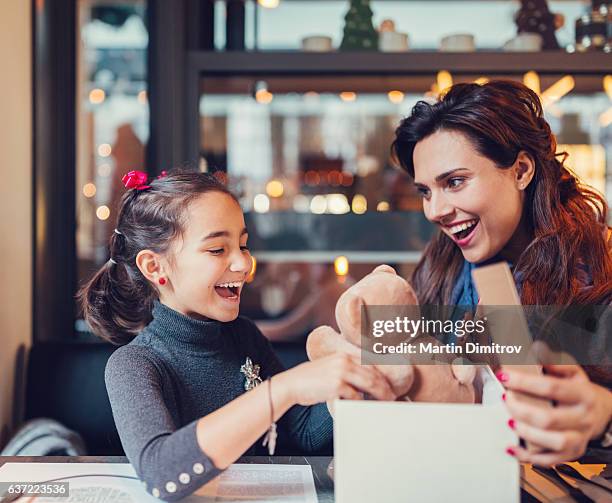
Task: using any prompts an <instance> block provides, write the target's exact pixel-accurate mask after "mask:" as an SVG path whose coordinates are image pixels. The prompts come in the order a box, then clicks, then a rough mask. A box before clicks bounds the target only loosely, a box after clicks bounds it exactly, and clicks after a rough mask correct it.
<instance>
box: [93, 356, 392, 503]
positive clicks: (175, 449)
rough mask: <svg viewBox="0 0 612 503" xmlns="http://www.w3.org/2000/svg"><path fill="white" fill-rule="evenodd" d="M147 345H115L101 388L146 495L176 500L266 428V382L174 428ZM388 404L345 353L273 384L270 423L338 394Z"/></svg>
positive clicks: (381, 385)
mask: <svg viewBox="0 0 612 503" xmlns="http://www.w3.org/2000/svg"><path fill="white" fill-rule="evenodd" d="M155 360H156V358H155V355H154V354H151V352H150V351H149V350H147V348H145V347H140V346H124V347H122V348H119V349H118V350H117V351H115V353H113V355H112V356H111V358H110V359H109V361H108V364H107V366H106V373H105V379H106V387H107V391H108V395H109V399H110V403H111V406H112V410H113V417H114V419H115V424H116V426H117V430H118V432H119V436H120V438H121V443H122V445H123V448H124V450H125V453H126V455H127V457H128V459H129V460H130V462H131V463H132V465H133V466H134V468H135V470H136V473H137V474H138V476H139V477H140V478H141V480H143V482H144V483H145V484H146V486H145V487H146V489H147V491H148V492H150V493H151V494H153V496H155V497H159V498H161V499H163V500H166V501H176V500H179V499H182V498H184V497H186V496H188V495H189V494H191V493H193V492H194V491H196V490H197V489H198V488H199V487H201V486H202V485H204V484H206V483H207V482H209V481H210V480H211V479H213V478H214V477H216V476H217V475H218V474H219V473H220V472H221V470H222V469H224V468H226V467H227V466H229V465H230V464H231V463H233V462H234V461H236V460H237V459H238V458H239V457H240V456H241V455H242V454H243V453H244V452H245V451H246V450H247V449H248V448H249V447H250V446H251V445H252V444H253V443H254V442H255V441H257V440H258V439H259V438H260V437H261V436H262V435H263V434H264V433H265V432H266V430H267V429H268V427H269V426H270V405H269V399H270V398H269V395H268V384H265V385H260V386H259V387H257V388H255V389H254V390H251V391H249V392H246V393H245V394H244V395H242V396H240V397H239V398H237V399H235V400H233V401H232V402H230V403H228V404H227V405H225V406H223V407H221V408H220V409H218V410H217V411H215V412H213V413H211V414H208V415H206V416H205V417H203V418H200V419H197V420H195V421H192V422H191V423H189V424H187V425H186V426H183V427H181V428H178V429H177V424H176V423H177V421H178V419H176V418H175V417H174V416H173V414H172V413H171V411H172V410H177V409H178V406H177V404H176V399H177V398H176V397H175V392H173V390H171V389H170V382H169V379H168V377H167V376H166V375H165V370H164V367H163V365H161V364H160V362H156V361H155ZM358 389H359V390H363V391H365V392H368V393H370V394H372V395H373V396H375V397H377V398H380V399H385V400H391V399H393V398H394V396H393V394H392V392H391V388H390V386H389V384H388V383H387V381H386V380H385V379H384V377H383V376H382V375H380V374H379V373H378V372H376V371H373V370H372V369H369V368H367V367H362V366H360V365H359V364H358V363H356V362H355V361H353V360H352V359H351V358H349V357H346V356H334V357H332V358H324V359H321V360H317V361H316V362H307V363H303V364H301V365H298V366H297V367H295V368H293V369H291V370H288V371H286V372H282V373H280V374H277V375H276V376H274V377H273V379H272V402H273V407H274V419H275V420H276V419H278V418H279V417H280V416H281V415H282V414H283V413H284V412H285V411H287V409H288V408H289V407H291V406H292V405H295V404H300V405H311V404H314V403H318V402H324V401H326V400H329V399H333V398H336V397H342V398H351V399H358V398H359V397H360V395H359V393H358V391H357V390H358Z"/></svg>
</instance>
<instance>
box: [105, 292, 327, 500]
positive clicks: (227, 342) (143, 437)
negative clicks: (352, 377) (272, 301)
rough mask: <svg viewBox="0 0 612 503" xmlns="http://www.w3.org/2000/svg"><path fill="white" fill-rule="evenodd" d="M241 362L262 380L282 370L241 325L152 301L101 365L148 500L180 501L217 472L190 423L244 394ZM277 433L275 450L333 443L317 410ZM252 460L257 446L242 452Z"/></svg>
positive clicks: (244, 322) (286, 422)
mask: <svg viewBox="0 0 612 503" xmlns="http://www.w3.org/2000/svg"><path fill="white" fill-rule="evenodd" d="M247 357H249V358H250V359H251V360H252V362H253V364H257V365H259V366H260V369H261V370H260V376H261V378H262V379H264V380H265V379H266V378H268V377H270V376H272V375H274V374H277V373H279V372H282V371H283V370H284V369H283V367H282V365H281V363H280V362H279V360H278V358H277V357H276V355H275V354H274V352H273V351H272V348H271V347H270V343H269V342H268V340H267V339H266V338H265V337H264V336H263V335H262V334H261V332H260V331H259V330H258V329H257V327H256V326H255V325H254V324H253V322H251V321H249V320H248V319H246V318H243V317H238V318H237V319H236V320H234V321H232V322H230V323H222V322H218V321H212V320H211V321H200V320H196V319H193V318H189V317H188V316H184V315H182V314H180V313H178V312H176V311H174V310H172V309H170V308H169V307H167V306H165V305H164V304H161V303H159V302H156V303H155V306H154V308H153V320H152V321H151V323H149V325H147V327H146V328H145V329H144V330H142V332H141V333H140V334H139V335H138V336H137V337H136V338H135V339H134V340H133V341H131V342H130V343H129V344H127V345H125V346H122V347H120V348H119V349H117V350H116V351H115V352H114V353H113V355H112V356H111V357H110V359H109V360H108V363H107V365H106V374H105V378H106V389H107V391H108V396H109V398H110V403H111V407H112V410H113V416H114V419H115V424H116V426H117V430H118V432H119V437H120V438H121V443H122V445H123V448H124V450H125V453H126V455H127V457H128V459H129V460H130V462H131V463H132V465H133V466H134V469H135V470H136V473H137V474H138V476H139V477H140V479H141V480H142V481H143V482H144V483H145V487H146V489H147V491H149V492H150V493H151V494H153V495H154V496H155V497H158V498H161V499H164V500H166V501H176V500H179V499H181V498H184V497H186V496H187V495H189V494H191V493H192V492H194V491H195V490H196V489H198V488H199V487H200V486H202V485H203V484H205V483H206V482H208V481H209V480H211V479H212V478H214V477H215V476H217V475H218V474H219V473H220V470H219V469H218V468H217V467H216V466H215V465H214V463H213V462H212V461H211V459H210V458H209V457H208V456H207V455H206V453H205V452H203V451H202V450H201V449H200V447H199V446H198V443H197V439H196V424H197V421H198V419H200V418H201V417H203V416H206V415H207V414H210V413H211V412H213V411H215V410H217V409H218V408H220V407H222V406H223V405H225V404H227V403H228V402H230V401H232V400H233V399H235V398H237V397H238V396H240V395H242V394H243V393H244V392H245V388H244V385H245V375H244V374H243V373H241V372H240V367H241V366H242V365H243V364H244V363H245V360H246V358H247ZM245 421H248V417H245ZM278 428H279V442H280V443H281V445H282V442H283V440H284V441H285V442H290V443H293V445H295V446H296V447H298V448H300V449H302V450H303V451H306V452H313V451H317V450H319V449H320V448H322V447H323V446H325V445H327V444H328V442H330V441H331V439H332V430H333V427H332V419H331V416H330V415H329V413H328V411H327V407H326V406H325V405H324V404H319V405H315V406H312V407H301V406H297V405H296V406H294V407H292V408H291V409H289V410H288V411H287V412H286V413H285V415H284V416H283V417H282V418H281V419H280V420H279V421H278ZM227 441H228V442H231V441H232V439H231V432H228V434H227ZM258 454H261V455H263V454H267V453H266V452H265V451H264V450H263V448H262V447H261V441H258V442H257V443H256V444H254V445H253V446H251V447H250V448H249V450H248V451H247V452H245V455H258Z"/></svg>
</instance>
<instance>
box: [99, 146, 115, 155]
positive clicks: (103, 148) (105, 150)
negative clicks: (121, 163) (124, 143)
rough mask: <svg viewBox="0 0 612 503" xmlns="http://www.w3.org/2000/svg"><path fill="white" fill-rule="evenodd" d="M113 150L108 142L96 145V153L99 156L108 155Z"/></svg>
mask: <svg viewBox="0 0 612 503" xmlns="http://www.w3.org/2000/svg"><path fill="white" fill-rule="evenodd" d="M112 151H113V149H112V147H111V146H110V145H109V144H108V143H102V145H99V146H98V155H99V156H100V157H108V156H109V155H111V152H112Z"/></svg>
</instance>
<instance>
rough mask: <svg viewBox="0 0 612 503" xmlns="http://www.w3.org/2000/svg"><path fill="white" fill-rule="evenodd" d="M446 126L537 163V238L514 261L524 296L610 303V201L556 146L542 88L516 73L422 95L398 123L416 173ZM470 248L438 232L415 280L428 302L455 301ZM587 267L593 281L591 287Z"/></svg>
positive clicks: (401, 152)
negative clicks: (419, 152)
mask: <svg viewBox="0 0 612 503" xmlns="http://www.w3.org/2000/svg"><path fill="white" fill-rule="evenodd" d="M439 130H449V131H457V132H460V133H462V134H464V135H465V136H466V137H467V138H468V139H469V140H470V142H471V143H472V145H473V146H474V147H475V149H476V150H477V151H478V152H479V153H480V154H481V155H483V156H485V157H487V158H488V159H490V160H491V161H493V162H494V163H495V164H496V166H497V167H498V168H500V169H505V168H509V167H510V166H512V165H513V164H514V162H515V161H516V158H517V156H518V154H519V152H520V151H525V152H527V153H528V154H529V155H530V156H531V157H532V159H533V160H534V163H535V174H534V177H533V179H532V181H531V183H530V184H529V186H528V187H527V189H526V198H525V207H524V214H525V217H526V222H527V224H528V226H529V230H530V232H531V234H532V241H531V243H530V244H529V246H528V247H527V248H526V249H525V250H524V252H523V253H522V254H521V256H520V258H519V260H518V261H517V263H516V264H515V272H516V273H520V275H521V277H522V279H523V282H522V289H521V302H522V303H523V304H524V305H530V304H549V305H551V304H557V305H569V304H603V303H605V304H607V303H609V302H610V300H612V299H611V297H612V255H611V253H610V247H609V243H608V242H607V233H608V226H607V225H606V217H607V213H608V207H607V204H606V201H605V199H604V198H603V197H602V196H601V195H600V194H599V193H597V192H595V191H594V190H592V189H590V188H588V187H586V186H584V185H580V184H579V182H578V179H577V178H576V176H575V175H574V174H573V173H572V172H571V171H570V170H569V169H568V168H566V167H565V166H564V161H565V159H566V157H567V154H566V153H557V151H556V150H557V143H556V140H555V136H554V135H553V134H552V132H551V130H550V126H549V125H548V123H547V122H546V120H545V119H544V118H543V112H542V105H541V103H540V100H539V98H538V96H537V95H536V94H535V93H534V92H533V91H531V90H530V89H529V88H527V87H526V86H524V85H522V84H520V83H518V82H513V81H505V80H500V81H492V82H489V83H487V84H484V85H479V84H456V85H454V86H452V87H451V88H450V90H449V91H448V92H447V93H446V94H445V95H444V96H442V97H441V98H440V100H439V101H438V102H436V103H435V104H430V103H427V102H425V101H419V102H418V103H417V104H416V105H415V106H414V108H413V109H412V112H411V114H410V116H409V117H407V118H405V119H403V120H402V121H401V123H400V125H399V127H398V128H397V130H396V132H395V135H396V138H395V141H394V142H393V145H392V152H393V154H394V155H395V157H396V158H397V159H398V160H399V162H400V165H401V166H402V167H403V168H404V169H405V170H406V171H408V173H409V174H410V175H411V176H412V177H414V164H413V152H414V148H415V146H416V144H417V143H418V142H420V141H422V140H423V139H425V138H427V137H428V136H430V135H431V134H433V133H435V132H437V131H439ZM463 261H464V259H463V256H462V253H461V251H460V250H459V248H458V247H457V246H456V245H455V243H453V242H452V240H451V239H450V238H449V237H448V236H446V235H445V234H444V233H441V232H438V233H437V235H436V236H435V237H434V238H433V239H432V240H431V242H430V243H429V245H428V246H427V248H426V249H425V252H424V254H423V257H422V259H421V261H420V262H419V264H418V265H417V267H416V269H415V272H414V274H413V277H412V282H413V285H414V287H415V290H416V292H417V295H418V297H419V301H420V302H421V303H423V304H428V303H429V304H449V303H450V298H451V292H452V288H453V285H454V284H455V282H456V280H457V277H458V275H459V273H460V271H461V267H462V265H463ZM585 268H586V269H587V270H588V276H589V279H590V280H591V281H592V287H590V288H584V287H585V286H586V285H585V278H584V274H583V273H584V272H585Z"/></svg>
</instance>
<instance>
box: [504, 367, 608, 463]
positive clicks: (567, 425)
mask: <svg viewBox="0 0 612 503" xmlns="http://www.w3.org/2000/svg"><path fill="white" fill-rule="evenodd" d="M544 368H545V369H546V371H547V375H535V374H527V373H524V372H520V371H518V370H514V369H512V367H504V368H503V369H502V372H501V373H500V374H498V376H499V377H500V380H501V381H502V382H503V384H504V385H505V387H506V388H507V390H508V392H507V393H506V404H507V406H508V410H509V411H510V414H511V416H512V420H511V422H510V425H511V427H514V429H515V430H516V432H517V434H518V435H519V436H520V437H521V438H523V439H525V440H526V441H528V442H532V443H534V444H536V445H538V446H540V447H542V448H544V449H545V452H539V453H533V452H529V451H528V450H527V449H524V448H522V447H520V446H512V447H511V448H510V450H509V452H510V453H511V454H513V455H515V456H516V457H517V458H518V459H519V461H522V462H527V463H534V464H539V465H553V464H557V463H562V462H565V461H571V460H574V459H577V458H579V457H580V456H582V455H583V454H584V453H585V451H586V448H587V444H588V443H589V442H590V441H591V440H594V439H598V438H601V437H602V436H603V435H604V434H605V432H606V428H607V426H608V424H609V423H610V420H611V419H612V392H610V391H609V390H608V389H606V388H604V387H602V386H599V385H597V384H595V383H593V382H591V381H590V380H589V378H588V376H587V375H586V373H585V372H584V370H583V369H582V368H581V367H580V366H579V365H544ZM517 393H525V394H528V395H532V396H537V397H542V398H546V399H548V400H554V401H555V402H556V406H555V407H550V408H540V407H537V406H534V405H530V404H527V403H525V402H524V401H521V400H518V399H517Z"/></svg>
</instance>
